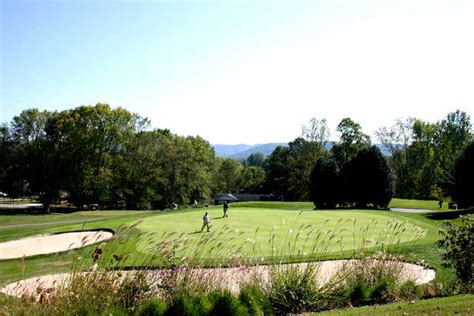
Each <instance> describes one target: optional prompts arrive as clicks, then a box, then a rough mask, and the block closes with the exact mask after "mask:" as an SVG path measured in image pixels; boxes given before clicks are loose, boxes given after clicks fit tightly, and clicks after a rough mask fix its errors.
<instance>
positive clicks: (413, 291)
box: [398, 280, 423, 301]
mask: <svg viewBox="0 0 474 316" xmlns="http://www.w3.org/2000/svg"><path fill="white" fill-rule="evenodd" d="M398 296H399V297H400V299H402V300H405V301H413V300H417V299H420V298H421V297H422V296H423V292H422V289H421V287H420V286H418V285H416V283H415V281H412V280H409V281H406V282H404V283H402V284H401V285H400V287H399V289H398Z"/></svg>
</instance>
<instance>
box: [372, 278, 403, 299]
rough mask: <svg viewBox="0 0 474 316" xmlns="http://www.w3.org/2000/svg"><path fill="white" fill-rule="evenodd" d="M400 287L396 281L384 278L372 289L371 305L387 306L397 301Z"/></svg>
mask: <svg viewBox="0 0 474 316" xmlns="http://www.w3.org/2000/svg"><path fill="white" fill-rule="evenodd" d="M397 294H398V286H397V283H396V280H394V279H393V278H391V277H384V278H381V279H379V280H377V282H375V284H374V285H373V286H372V288H371V289H370V299H369V300H370V303H371V304H386V303H390V302H394V301H396V300H397Z"/></svg>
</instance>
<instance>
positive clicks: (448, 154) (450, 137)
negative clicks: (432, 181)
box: [435, 110, 473, 197]
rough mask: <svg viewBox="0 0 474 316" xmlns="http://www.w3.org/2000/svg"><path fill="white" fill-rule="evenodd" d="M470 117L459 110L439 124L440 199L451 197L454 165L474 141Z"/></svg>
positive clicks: (437, 139)
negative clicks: (473, 140)
mask: <svg viewBox="0 0 474 316" xmlns="http://www.w3.org/2000/svg"><path fill="white" fill-rule="evenodd" d="M471 129H472V125H471V121H470V117H469V115H467V114H466V113H465V112H462V111H460V110H457V111H455V112H452V113H449V114H448V115H447V116H446V118H445V119H443V120H442V121H441V122H440V123H439V128H438V129H437V131H436V136H435V137H436V144H435V148H436V158H437V160H438V164H439V169H438V171H439V173H438V177H437V180H438V181H437V188H438V190H437V192H438V195H439V196H440V197H445V196H447V195H449V192H450V191H452V186H453V185H454V178H453V176H452V175H453V173H454V163H455V160H456V158H457V157H458V156H459V155H460V154H461V152H462V151H463V150H464V148H465V147H466V146H467V145H468V144H469V143H470V142H471V141H472V139H473V138H472V134H471Z"/></svg>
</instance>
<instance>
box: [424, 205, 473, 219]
mask: <svg viewBox="0 0 474 316" xmlns="http://www.w3.org/2000/svg"><path fill="white" fill-rule="evenodd" d="M469 214H474V207H471V208H468V209H464V210H456V211H449V212H437V213H429V214H426V215H425V216H426V218H429V219H432V220H448V219H456V218H459V216H461V215H469Z"/></svg>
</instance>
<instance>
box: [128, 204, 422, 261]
mask: <svg viewBox="0 0 474 316" xmlns="http://www.w3.org/2000/svg"><path fill="white" fill-rule="evenodd" d="M204 211H205V210H203V209H199V210H196V211H190V212H183V213H168V214H163V215H159V216H153V217H148V218H145V219H144V220H143V221H142V222H140V223H139V224H138V226H137V228H138V229H139V230H140V231H142V232H143V233H147V236H148V237H147V238H140V241H139V242H138V245H137V248H138V250H139V251H141V252H145V253H153V252H155V250H154V247H156V245H157V244H159V243H160V241H163V240H173V241H174V242H171V243H170V245H171V244H173V246H172V247H174V248H173V252H174V254H175V255H176V256H177V257H180V256H182V257H190V256H191V257H192V256H194V257H200V258H210V259H216V260H221V259H224V261H225V259H229V257H232V256H234V255H236V254H237V255H240V256H245V255H250V256H255V257H257V256H258V257H268V256H275V257H280V256H288V255H291V256H310V255H313V256H314V255H316V256H320V255H322V254H326V255H327V254H331V253H333V254H336V253H341V252H347V251H354V250H356V249H361V248H362V247H367V248H372V249H374V247H375V248H377V247H381V246H382V245H383V246H388V245H396V244H400V243H407V242H410V241H414V240H416V239H418V238H421V237H423V236H425V235H426V232H427V228H426V227H421V226H419V225H414V224H413V223H411V222H410V220H407V219H403V220H402V219H400V218H398V217H397V216H395V215H394V214H393V213H390V212H386V211H366V210H343V211H334V210H331V211H304V212H299V211H295V210H284V209H267V208H249V207H231V208H230V210H229V217H228V218H222V209H220V208H209V209H208V211H209V215H210V216H209V217H210V219H211V225H212V227H211V232H210V233H207V232H206V229H204V232H203V233H201V232H200V229H201V226H202V216H203V214H204ZM131 224H133V222H132V223H131ZM419 224H420V225H423V224H421V223H419ZM148 233H149V235H148Z"/></svg>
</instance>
